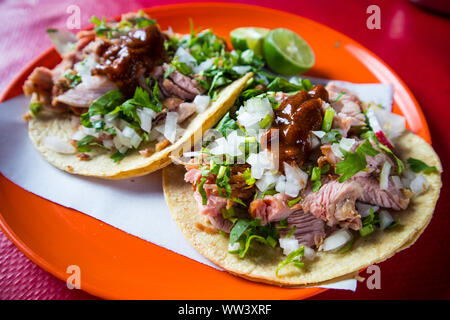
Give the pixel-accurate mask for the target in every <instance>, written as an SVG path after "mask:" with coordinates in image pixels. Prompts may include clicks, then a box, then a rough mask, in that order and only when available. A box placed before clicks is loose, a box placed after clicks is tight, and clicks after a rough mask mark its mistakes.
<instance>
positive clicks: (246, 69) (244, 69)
mask: <svg viewBox="0 0 450 320" xmlns="http://www.w3.org/2000/svg"><path fill="white" fill-rule="evenodd" d="M231 69H233V71H235V72H236V73H239V74H246V73H247V72H249V71H250V70H251V69H252V67H251V66H234V67H232V68H231Z"/></svg>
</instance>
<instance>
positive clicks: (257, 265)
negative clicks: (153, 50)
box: [163, 132, 442, 286]
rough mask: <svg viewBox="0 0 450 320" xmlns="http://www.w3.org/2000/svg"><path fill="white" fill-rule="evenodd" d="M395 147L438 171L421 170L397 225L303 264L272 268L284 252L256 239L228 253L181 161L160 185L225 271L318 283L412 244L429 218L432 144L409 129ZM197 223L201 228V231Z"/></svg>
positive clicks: (434, 162)
mask: <svg viewBox="0 0 450 320" xmlns="http://www.w3.org/2000/svg"><path fill="white" fill-rule="evenodd" d="M396 147H397V148H396V153H398V154H399V155H400V157H401V158H402V159H403V160H406V159H408V158H410V157H412V158H416V159H420V160H422V161H424V162H425V163H427V164H428V165H431V166H436V168H437V169H438V173H430V174H424V177H425V178H426V180H427V181H428V183H429V185H430V186H429V188H428V189H427V191H425V192H424V193H423V194H421V195H419V196H416V197H413V198H412V199H411V202H410V205H409V207H408V208H407V209H406V210H403V211H391V214H392V216H393V218H394V219H400V223H399V225H398V226H396V227H395V228H392V229H389V230H385V231H381V230H380V229H376V231H375V232H373V233H372V234H371V235H369V236H367V237H364V238H362V237H358V238H357V240H356V241H355V243H354V244H353V247H352V249H351V250H350V251H348V252H347V253H344V254H342V253H333V252H323V251H322V252H320V251H319V252H317V254H316V258H315V259H314V261H308V262H306V263H305V266H306V267H305V268H304V269H299V268H297V267H295V266H293V265H288V266H286V267H284V268H283V269H281V270H280V272H279V276H276V274H275V271H276V269H277V266H278V264H279V263H280V262H281V261H283V260H284V259H285V258H286V256H284V255H283V254H282V250H281V248H279V247H277V248H274V249H272V248H270V247H268V246H264V245H261V244H259V243H254V244H253V245H252V248H251V249H250V250H249V251H248V253H247V255H246V256H245V258H243V259H241V258H239V256H238V255H236V254H230V253H228V236H225V235H222V234H221V233H218V232H216V233H214V232H211V230H210V228H201V227H200V228H199V226H201V225H203V226H207V225H208V222H207V218H206V217H204V216H202V215H201V214H200V213H199V212H198V207H197V203H196V201H195V199H194V197H193V190H192V185H191V184H189V183H186V182H184V173H185V169H184V167H183V166H174V165H172V166H170V167H167V168H165V169H164V170H163V188H164V195H165V198H166V201H167V203H168V206H169V209H170V212H171V215H172V217H173V219H174V220H175V221H176V223H177V225H178V227H179V228H180V230H181V231H182V232H183V234H184V235H185V236H186V238H187V239H188V240H189V241H190V242H191V243H192V244H193V245H194V247H195V248H197V250H198V251H200V253H202V254H203V255H204V256H205V257H207V258H208V259H210V260H211V261H212V262H214V263H215V264H217V265H219V266H221V267H222V268H224V269H225V270H227V271H228V272H230V273H232V274H234V275H237V276H240V277H243V278H247V279H249V280H254V281H258V282H265V283H270V284H275V285H281V286H302V285H311V284H319V283H323V282H325V281H329V280H331V279H335V278H338V277H342V276H344V275H348V274H351V273H354V272H357V271H358V270H361V269H363V268H365V267H367V266H369V265H372V264H374V263H379V262H382V261H384V260H386V259H388V258H390V257H391V256H393V255H394V254H395V253H397V252H399V251H401V250H403V249H406V248H408V247H409V246H411V245H412V244H413V243H414V242H415V241H416V240H417V239H418V237H419V236H420V234H421V233H422V232H423V231H424V230H425V228H426V226H427V225H428V223H429V222H430V220H431V217H432V215H433V211H434V208H435V206H436V201H437V199H438V197H439V192H440V189H441V186H442V181H441V174H440V172H442V165H441V163H440V160H439V157H438V156H437V154H436V153H435V151H434V150H433V148H432V147H431V146H430V145H429V144H428V143H427V142H425V141H424V140H423V139H422V138H420V137H419V136H417V135H415V134H413V133H410V132H407V133H405V134H404V135H402V136H401V137H399V138H398V140H397V141H396ZM201 229H203V230H205V231H202V230H201Z"/></svg>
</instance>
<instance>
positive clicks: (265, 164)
mask: <svg viewBox="0 0 450 320" xmlns="http://www.w3.org/2000/svg"><path fill="white" fill-rule="evenodd" d="M272 160H273V159H272V157H271V154H270V152H269V151H267V150H264V151H261V152H260V153H252V154H250V155H249V156H248V158H247V160H246V161H247V163H248V164H249V165H251V166H252V177H253V178H255V179H261V177H262V176H263V173H264V170H272V169H273V168H274V163H273V162H272Z"/></svg>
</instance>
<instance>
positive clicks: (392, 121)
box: [374, 108, 405, 139]
mask: <svg viewBox="0 0 450 320" xmlns="http://www.w3.org/2000/svg"><path fill="white" fill-rule="evenodd" d="M374 111H375V116H376V117H377V119H378V122H379V124H380V125H381V129H382V130H383V132H384V134H385V135H386V137H387V138H389V139H395V138H396V137H398V136H400V135H401V134H402V133H403V132H404V131H405V118H403V117H402V116H399V115H398V114H395V113H392V112H389V111H386V110H384V109H381V108H374Z"/></svg>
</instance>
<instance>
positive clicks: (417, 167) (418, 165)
mask: <svg viewBox="0 0 450 320" xmlns="http://www.w3.org/2000/svg"><path fill="white" fill-rule="evenodd" d="M407 162H408V164H409V167H410V168H411V170H412V171H414V172H416V173H418V172H423V173H431V172H436V171H437V169H436V167H435V166H429V165H427V164H426V163H425V162H423V161H422V160H419V159H414V158H408V160H407Z"/></svg>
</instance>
